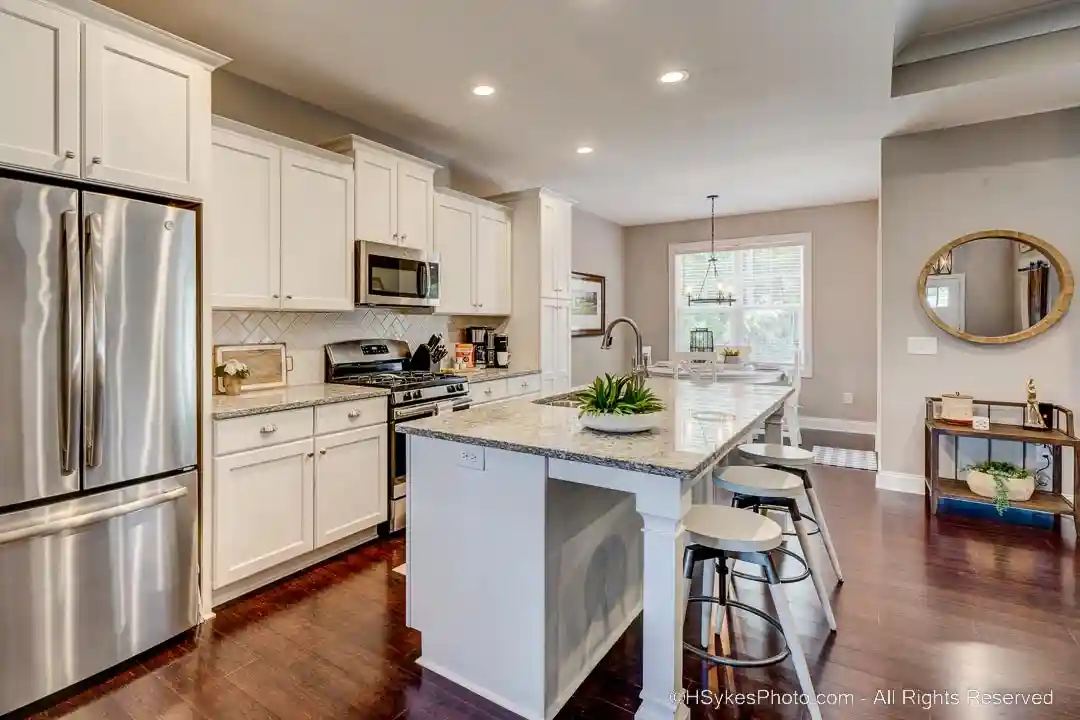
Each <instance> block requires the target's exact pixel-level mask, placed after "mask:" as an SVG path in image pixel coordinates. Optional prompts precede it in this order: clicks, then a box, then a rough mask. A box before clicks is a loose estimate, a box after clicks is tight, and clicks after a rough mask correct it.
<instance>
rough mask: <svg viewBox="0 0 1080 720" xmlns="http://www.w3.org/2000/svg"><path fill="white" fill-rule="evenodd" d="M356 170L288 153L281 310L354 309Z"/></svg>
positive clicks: (283, 206) (283, 183)
mask: <svg viewBox="0 0 1080 720" xmlns="http://www.w3.org/2000/svg"><path fill="white" fill-rule="evenodd" d="M352 183H353V167H352V163H350V162H341V161H340V160H339V159H338V158H335V159H334V160H330V159H327V158H324V157H313V156H312V155H308V154H305V153H299V152H295V151H292V150H284V151H283V152H282V159H281V235H282V238H283V240H282V243H281V307H282V309H283V310H352V309H353V283H352V280H353V262H352V256H353V244H352V242H351V240H350V238H352V236H353V218H354V210H353V187H352Z"/></svg>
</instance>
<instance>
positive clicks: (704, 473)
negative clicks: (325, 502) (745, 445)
mask: <svg viewBox="0 0 1080 720" xmlns="http://www.w3.org/2000/svg"><path fill="white" fill-rule="evenodd" d="M649 385H650V387H652V388H653V390H654V391H656V393H657V394H658V395H659V396H660V397H661V399H662V400H663V402H664V404H665V408H666V409H665V410H664V411H663V412H662V413H660V414H659V417H658V425H659V427H658V428H657V429H656V430H653V431H650V432H647V433H642V434H637V435H623V436H620V435H608V434H601V433H597V432H594V431H592V430H588V429H586V428H583V427H582V426H581V424H580V422H579V421H578V411H577V410H576V409H575V408H574V407H573V406H572V404H573V401H572V397H568V396H556V397H548V398H541V399H540V400H535V401H530V400H513V401H509V402H505V403H498V404H492V405H487V406H483V407H479V408H473V409H472V410H468V411H465V412H457V413H447V414H442V415H439V416H436V417H431V418H425V419H422V420H417V421H413V422H408V423H403V424H401V425H399V426H398V428H399V431H400V432H404V433H406V434H408V436H409V438H408V453H409V457H408V468H409V492H408V509H407V514H408V518H409V520H408V524H407V528H406V534H407V535H406V552H407V561H408V568H409V572H408V579H407V582H408V590H407V600H406V602H407V608H406V613H407V615H406V619H407V623H408V625H409V626H410V627H412V628H415V629H417V630H419V631H420V632H421V633H422V637H421V641H422V657H421V658H420V659H419V660H418V662H419V663H420V664H421V665H423V666H424V667H426V668H428V669H430V670H432V671H433V672H436V673H438V674H440V675H442V676H444V677H446V678H448V679H449V680H452V681H454V682H456V683H458V684H460V685H462V686H464V687H466V688H468V689H469V690H471V691H473V692H475V693H477V694H479V695H482V696H483V697H486V698H487V699H489V700H491V701H492V702H495V703H496V704H498V705H501V706H502V707H505V708H507V709H509V710H511V711H513V712H516V713H518V714H520V715H522V716H523V717H525V718H529V719H530V720H533V719H535V720H548V719H549V718H552V717H553V716H554V715H555V714H556V713H557V712H558V711H559V709H560V708H561V707H562V706H563V705H564V704H565V703H566V701H567V700H568V699H569V697H570V696H571V695H572V694H573V693H574V691H575V690H576V689H577V688H578V686H579V685H580V684H581V683H582V682H583V681H584V680H585V678H586V677H587V676H588V674H589V673H590V672H591V671H592V669H593V668H594V667H595V666H596V664H597V663H598V662H599V661H600V659H601V658H602V657H603V656H604V654H605V653H606V652H607V651H608V650H609V649H610V648H611V646H612V645H613V644H614V643H615V642H616V641H617V640H618V638H619V637H621V636H622V634H623V633H624V632H625V631H626V629H627V627H629V625H630V623H631V622H633V620H634V619H635V618H636V617H637V615H638V614H639V613H641V612H642V611H644V619H643V659H642V666H643V677H642V691H641V700H642V702H641V706H640V708H639V709H638V711H637V715H636V717H637V718H644V719H647V720H660V719H661V718H663V719H665V720H670V719H672V718H680V719H681V718H686V717H688V716H689V712H688V709H687V707H686V705H684V704H682V703H681V702H678V701H677V700H676V698H677V694H678V692H679V691H680V690H681V689H682V634H681V628H682V621H681V614H682V602H681V598H682V583H683V577H682V574H683V573H682V553H683V548H684V545H685V529H684V527H683V525H682V518H683V516H684V515H685V514H686V512H687V510H688V509H689V507H690V504H691V498H692V494H693V493H694V492H695V488H696V486H698V485H700V486H701V487H700V488H699V489H698V490H697V493H698V496H699V497H700V496H701V493H702V492H704V491H711V486H709V485H708V484H707V483H700V482H699V481H701V480H702V479H703V478H706V477H708V476H709V474H710V471H711V469H712V468H713V467H714V466H715V465H716V464H717V463H719V462H721V461H722V460H723V459H724V458H725V456H726V455H727V454H728V453H730V452H731V451H732V450H733V449H734V448H735V447H736V446H737V445H738V444H739V443H741V442H744V441H746V440H747V439H748V438H749V437H750V435H751V433H752V432H753V430H754V429H755V428H757V427H760V426H761V425H763V424H764V423H765V421H766V420H767V419H768V418H770V416H773V415H774V414H776V413H778V412H780V411H781V410H782V408H783V406H784V401H785V400H786V399H787V398H788V397H789V396H790V394H791V392H792V390H791V388H789V387H782V386H765V385H743V384H735V383H731V384H708V385H703V384H700V383H694V382H691V381H687V380H675V379H670V378H653V379H651V380H649Z"/></svg>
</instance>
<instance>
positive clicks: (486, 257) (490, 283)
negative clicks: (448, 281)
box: [476, 206, 511, 315]
mask: <svg viewBox="0 0 1080 720" xmlns="http://www.w3.org/2000/svg"><path fill="white" fill-rule="evenodd" d="M510 271H511V268H510V218H509V216H508V214H507V212H506V211H505V210H501V209H493V208H490V207H487V206H481V207H480V209H479V214H478V218H477V227H476V301H477V304H478V305H479V306H480V311H481V312H482V313H483V314H485V315H509V314H510V309H511V307H510V306H511V291H510Z"/></svg>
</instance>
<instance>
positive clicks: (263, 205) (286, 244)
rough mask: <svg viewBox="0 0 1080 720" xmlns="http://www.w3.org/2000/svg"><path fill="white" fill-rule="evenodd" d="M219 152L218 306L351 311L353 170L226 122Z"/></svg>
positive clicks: (212, 211) (215, 218)
mask: <svg viewBox="0 0 1080 720" xmlns="http://www.w3.org/2000/svg"><path fill="white" fill-rule="evenodd" d="M213 147H214V153H213V163H212V184H213V185H212V190H211V201H210V202H208V203H207V207H206V227H207V230H208V232H207V244H208V257H209V259H210V267H209V268H208V274H209V277H210V288H211V304H212V306H213V307H216V308H249V309H261V310H316V311H317V310H324V311H335V310H336V311H341V310H351V309H352V308H353V237H354V235H355V231H354V229H353V222H354V219H355V217H356V213H355V211H354V208H353V200H354V197H355V195H354V193H353V178H354V174H353V164H352V161H351V160H349V159H348V158H346V157H343V156H342V155H339V154H337V153H332V152H330V151H328V150H323V149H321V148H316V147H312V146H309V145H304V144H303V143H300V142H297V141H295V140H290V139H289V138H284V137H281V136H280V135H274V134H273V133H268V132H265V131H262V130H258V129H256V128H252V127H249V126H247V125H242V124H240V123H237V122H233V121H232V120H227V119H225V118H215V119H214V130H213Z"/></svg>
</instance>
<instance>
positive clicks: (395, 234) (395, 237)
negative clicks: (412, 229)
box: [394, 233, 400, 242]
mask: <svg viewBox="0 0 1080 720" xmlns="http://www.w3.org/2000/svg"><path fill="white" fill-rule="evenodd" d="M399 237H400V236H399V235H398V234H397V233H394V242H398V241H399Z"/></svg>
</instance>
